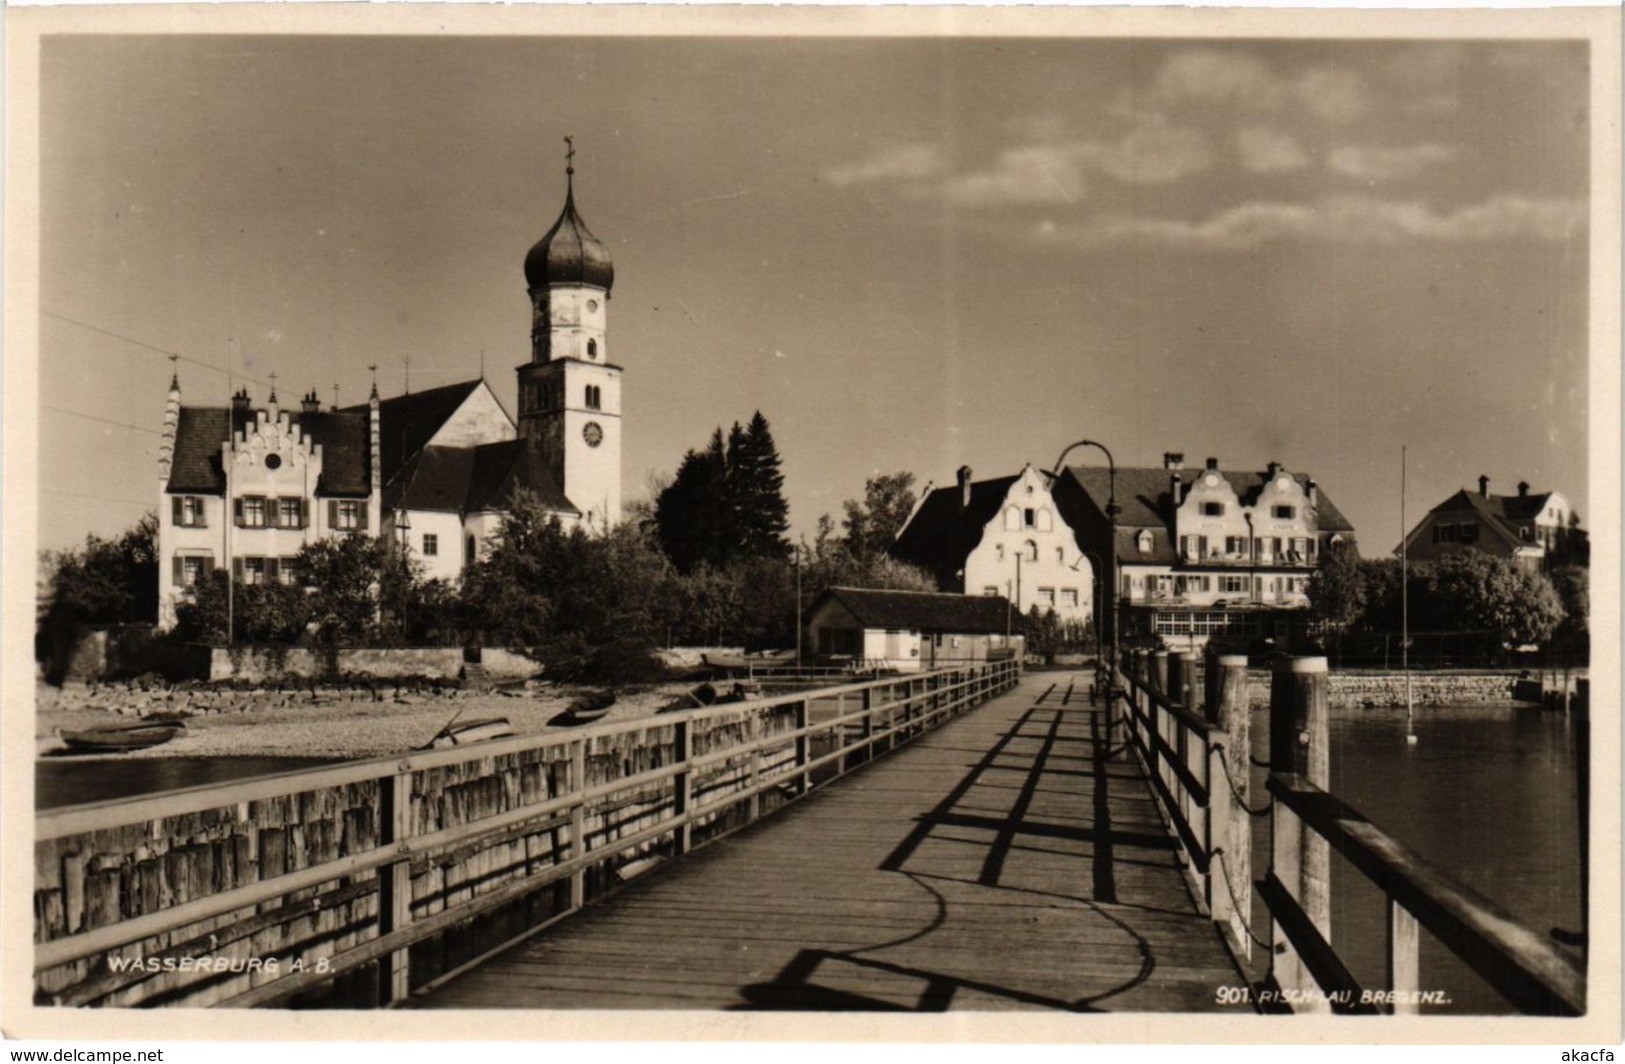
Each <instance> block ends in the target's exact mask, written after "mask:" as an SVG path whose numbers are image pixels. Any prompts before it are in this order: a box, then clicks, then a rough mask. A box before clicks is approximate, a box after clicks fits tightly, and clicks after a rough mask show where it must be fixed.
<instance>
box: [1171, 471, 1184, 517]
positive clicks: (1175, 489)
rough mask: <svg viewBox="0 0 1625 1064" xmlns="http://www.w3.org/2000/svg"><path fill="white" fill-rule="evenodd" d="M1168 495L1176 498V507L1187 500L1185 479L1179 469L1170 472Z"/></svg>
mask: <svg viewBox="0 0 1625 1064" xmlns="http://www.w3.org/2000/svg"><path fill="white" fill-rule="evenodd" d="M1168 497H1169V498H1171V499H1173V500H1174V508H1175V509H1178V508H1179V505H1180V504H1181V503H1183V502H1184V501H1185V481H1184V480H1183V479H1181V478H1180V475H1179V470H1177V469H1176V470H1174V471H1173V472H1171V473H1169V474H1168Z"/></svg>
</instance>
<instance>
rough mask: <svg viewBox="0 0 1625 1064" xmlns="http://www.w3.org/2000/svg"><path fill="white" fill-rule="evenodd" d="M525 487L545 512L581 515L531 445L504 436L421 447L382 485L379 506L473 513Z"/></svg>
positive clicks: (504, 502)
mask: <svg viewBox="0 0 1625 1064" xmlns="http://www.w3.org/2000/svg"><path fill="white" fill-rule="evenodd" d="M520 488H526V489H528V490H530V491H531V492H532V493H533V494H535V495H536V497H537V500H538V501H539V502H540V503H541V504H542V506H544V507H546V508H547V509H548V510H552V511H555V512H557V513H572V514H573V513H580V512H581V511H580V510H578V509H577V508H576V507H574V506H572V505H571V504H570V500H569V499H567V498H565V497H564V493H563V492H562V491H561V490H559V486H558V484H557V483H556V482H555V481H554V479H553V476H552V474H551V473H549V472H548V469H547V464H546V463H545V462H543V461H542V460H541V456H540V454H538V453H537V452H536V448H535V446H534V445H532V444H529V443H528V441H525V440H504V441H502V442H499V443H487V444H482V445H480V446H477V447H425V448H423V449H422V451H421V452H419V453H418V454H416V455H413V456H412V458H411V459H410V460H409V461H408V462H407V463H406V465H405V466H404V467H403V468H402V469H401V470H400V472H399V473H398V474H397V475H396V476H395V477H394V478H392V479H391V480H389V481H388V482H387V483H386V484H385V485H384V508H385V509H388V510H393V509H396V508H401V507H404V508H405V509H408V510H440V511H446V512H451V513H477V512H479V511H482V510H506V509H507V508H508V506H509V504H510V502H511V501H512V499H513V495H514V492H515V491H517V490H519V489H520Z"/></svg>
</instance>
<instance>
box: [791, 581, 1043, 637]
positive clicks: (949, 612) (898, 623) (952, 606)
mask: <svg viewBox="0 0 1625 1064" xmlns="http://www.w3.org/2000/svg"><path fill="white" fill-rule="evenodd" d="M830 599H833V600H834V601H836V602H839V603H840V604H841V605H842V606H845V607H846V609H847V611H848V612H849V613H851V614H852V616H853V617H855V618H857V620H858V623H859V624H861V625H863V626H864V627H865V628H902V629H908V630H913V631H921V632H967V633H971V632H997V633H1001V634H1002V633H1003V632H1005V631H1006V629H1007V628H1008V630H1010V631H1014V632H1020V631H1021V616H1020V614H1019V613H1016V612H1015V611H1013V610H1011V608H1010V603H1009V601H1008V600H1007V599H1005V598H1003V597H1002V596H998V595H947V594H941V593H934V592H925V591H873V590H868V589H865V588H855V587H832V588H830V589H829V590H827V591H825V592H824V594H823V595H821V596H820V597H819V601H818V603H816V604H814V606H813V609H814V610H816V609H818V607H819V606H820V605H822V604H823V603H824V602H825V601H828V600H830Z"/></svg>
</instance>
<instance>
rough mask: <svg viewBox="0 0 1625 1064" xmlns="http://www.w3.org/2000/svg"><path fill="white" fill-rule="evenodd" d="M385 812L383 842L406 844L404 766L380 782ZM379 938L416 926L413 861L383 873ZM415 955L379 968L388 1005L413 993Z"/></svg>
mask: <svg viewBox="0 0 1625 1064" xmlns="http://www.w3.org/2000/svg"><path fill="white" fill-rule="evenodd" d="M379 787H380V788H381V789H382V791H383V803H382V805H383V808H382V809H380V810H379V813H380V816H379V821H380V824H379V826H380V827H381V828H382V829H383V836H384V837H383V840H382V841H383V842H385V843H395V844H398V843H402V842H405V841H406V839H407V838H408V837H409V836H410V835H411V834H412V773H411V772H410V771H409V770H408V769H407V767H406V763H405V762H402V764H401V771H399V772H396V773H395V774H394V775H392V776H388V777H385V778H384V779H382V780H380V781H379ZM379 874H380V876H381V881H380V882H379V884H378V886H379V890H380V894H379V898H378V934H379V936H380V937H381V936H383V935H387V934H391V933H393V932H395V931H399V930H401V929H403V928H404V927H406V925H407V924H409V923H411V922H412V862H411V860H410V858H407V857H404V856H403V857H402V859H401V860H399V861H395V862H394V863H392V864H388V865H385V866H384V867H383V868H381V869H379ZM410 958H411V953H410V951H408V950H404V949H401V950H396V951H395V952H393V953H391V954H389V955H388V956H387V957H385V958H383V961H382V963H380V965H379V980H378V981H379V996H380V997H381V998H382V1000H383V1003H384V1004H386V1005H387V1004H390V1003H392V1002H396V1001H404V1000H406V998H407V997H408V995H410V994H411V992H412V978H411V975H412V973H411V967H410Z"/></svg>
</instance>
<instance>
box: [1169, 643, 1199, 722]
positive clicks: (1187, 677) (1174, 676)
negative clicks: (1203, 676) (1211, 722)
mask: <svg viewBox="0 0 1625 1064" xmlns="http://www.w3.org/2000/svg"><path fill="white" fill-rule="evenodd" d="M1195 678H1196V662H1194V661H1192V660H1191V656H1190V655H1189V654H1187V653H1185V652H1184V651H1183V650H1170V651H1168V699H1169V701H1171V702H1178V703H1179V704H1180V705H1182V706H1184V707H1185V708H1186V709H1195V708H1196V706H1195V705H1194V704H1193V703H1192V702H1191V693H1192V689H1193V686H1194V684H1195Z"/></svg>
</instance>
